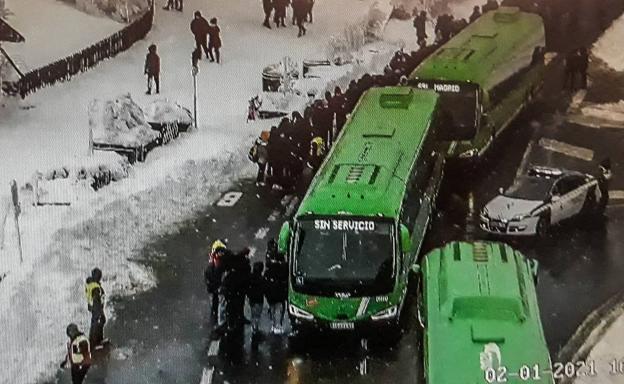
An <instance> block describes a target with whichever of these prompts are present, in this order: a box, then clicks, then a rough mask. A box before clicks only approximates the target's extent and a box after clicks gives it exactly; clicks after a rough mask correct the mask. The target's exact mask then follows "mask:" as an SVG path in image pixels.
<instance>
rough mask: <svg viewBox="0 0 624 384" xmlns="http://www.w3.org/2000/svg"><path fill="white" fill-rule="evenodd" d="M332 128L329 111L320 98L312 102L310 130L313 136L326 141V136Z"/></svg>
mask: <svg viewBox="0 0 624 384" xmlns="http://www.w3.org/2000/svg"><path fill="white" fill-rule="evenodd" d="M331 129H332V121H331V112H330V111H329V109H328V108H327V106H326V105H325V103H324V102H323V101H322V100H317V101H315V102H314V110H313V111H312V131H313V132H314V136H319V137H321V138H323V141H325V142H327V138H328V136H329V134H330V132H331Z"/></svg>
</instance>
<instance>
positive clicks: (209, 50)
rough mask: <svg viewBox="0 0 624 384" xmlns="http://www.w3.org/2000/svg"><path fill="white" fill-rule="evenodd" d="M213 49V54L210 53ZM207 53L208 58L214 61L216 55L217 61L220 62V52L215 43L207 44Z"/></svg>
mask: <svg viewBox="0 0 624 384" xmlns="http://www.w3.org/2000/svg"><path fill="white" fill-rule="evenodd" d="M213 51H214V55H213V54H212V52H213ZM208 55H209V57H210V60H212V61H214V60H215V57H216V59H217V63H219V62H221V53H220V52H219V47H217V46H216V45H210V46H208Z"/></svg>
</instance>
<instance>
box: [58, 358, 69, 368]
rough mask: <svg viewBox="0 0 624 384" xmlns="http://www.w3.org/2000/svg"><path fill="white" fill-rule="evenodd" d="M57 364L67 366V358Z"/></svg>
mask: <svg viewBox="0 0 624 384" xmlns="http://www.w3.org/2000/svg"><path fill="white" fill-rule="evenodd" d="M59 366H60V367H61V368H65V366H67V360H63V361H62V362H61V364H60V365H59Z"/></svg>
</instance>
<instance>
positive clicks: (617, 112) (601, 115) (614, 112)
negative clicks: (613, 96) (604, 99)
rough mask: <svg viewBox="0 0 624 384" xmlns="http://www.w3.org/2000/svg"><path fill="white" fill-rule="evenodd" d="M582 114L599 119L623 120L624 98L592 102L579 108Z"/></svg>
mask: <svg viewBox="0 0 624 384" xmlns="http://www.w3.org/2000/svg"><path fill="white" fill-rule="evenodd" d="M581 112H582V113H583V115H584V116H587V117H590V118H595V119H599V120H606V121H613V122H624V100H620V101H619V102H617V103H605V104H592V105H588V106H586V107H583V108H581Z"/></svg>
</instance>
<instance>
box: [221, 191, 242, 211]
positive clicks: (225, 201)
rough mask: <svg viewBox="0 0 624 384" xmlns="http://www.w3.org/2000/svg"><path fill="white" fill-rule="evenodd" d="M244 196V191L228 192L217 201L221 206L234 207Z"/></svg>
mask: <svg viewBox="0 0 624 384" xmlns="http://www.w3.org/2000/svg"><path fill="white" fill-rule="evenodd" d="M242 196H243V193H242V192H228V193H226V194H225V195H223V197H222V198H221V200H219V201H218V202H217V206H219V207H233V206H234V204H236V203H237V202H238V200H240V198H241V197H242Z"/></svg>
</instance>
